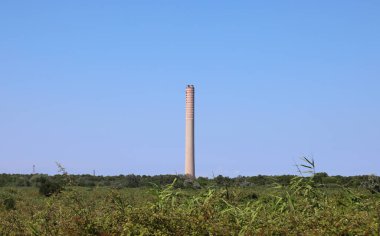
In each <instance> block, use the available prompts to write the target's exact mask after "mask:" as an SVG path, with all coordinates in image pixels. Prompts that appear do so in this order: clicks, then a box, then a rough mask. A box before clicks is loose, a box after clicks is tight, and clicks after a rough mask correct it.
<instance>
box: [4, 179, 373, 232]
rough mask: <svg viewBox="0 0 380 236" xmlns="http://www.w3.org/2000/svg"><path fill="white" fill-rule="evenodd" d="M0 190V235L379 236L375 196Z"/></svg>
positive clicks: (295, 190) (297, 189) (299, 187)
mask: <svg viewBox="0 0 380 236" xmlns="http://www.w3.org/2000/svg"><path fill="white" fill-rule="evenodd" d="M175 182H176V180H175V181H174V184H170V185H166V186H164V187H160V186H154V187H150V188H147V187H139V188H111V187H77V186H66V187H65V188H64V189H62V190H60V192H59V193H54V194H52V195H51V196H50V197H46V196H44V195H42V194H40V193H39V191H38V188H36V187H2V188H0V197H1V201H2V204H1V207H0V235H378V234H379V232H380V231H379V222H380V196H379V194H378V193H371V192H370V191H368V190H366V189H363V188H343V187H334V188H331V187H329V188H325V187H320V186H318V185H317V184H316V182H315V181H314V179H313V178H302V177H294V178H293V179H292V180H291V183H290V184H289V185H288V186H282V185H273V186H271V187H259V186H256V187H254V186H253V187H252V186H248V187H228V186H224V187H220V186H219V187H218V186H214V187H212V186H210V187H207V188H201V189H192V188H186V189H181V188H175Z"/></svg>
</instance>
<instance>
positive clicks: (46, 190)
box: [38, 177, 63, 197]
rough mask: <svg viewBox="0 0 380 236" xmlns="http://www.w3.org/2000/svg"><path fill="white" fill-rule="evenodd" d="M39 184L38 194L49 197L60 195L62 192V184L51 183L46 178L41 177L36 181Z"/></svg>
mask: <svg viewBox="0 0 380 236" xmlns="http://www.w3.org/2000/svg"><path fill="white" fill-rule="evenodd" d="M38 182H39V183H40V184H39V193H40V194H42V195H45V196H46V197H49V196H51V195H53V194H55V193H60V192H61V190H62V188H63V187H62V184H59V183H58V182H56V181H52V180H50V179H49V178H47V177H41V178H39V179H38Z"/></svg>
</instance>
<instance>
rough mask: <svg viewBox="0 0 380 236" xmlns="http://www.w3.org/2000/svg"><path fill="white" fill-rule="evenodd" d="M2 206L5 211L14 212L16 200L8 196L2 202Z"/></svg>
mask: <svg viewBox="0 0 380 236" xmlns="http://www.w3.org/2000/svg"><path fill="white" fill-rule="evenodd" d="M3 205H4V207H5V209H6V210H8V211H9V210H16V200H15V199H14V198H13V197H12V196H8V197H6V198H5V199H4V200H3Z"/></svg>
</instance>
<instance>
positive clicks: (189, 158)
mask: <svg viewBox="0 0 380 236" xmlns="http://www.w3.org/2000/svg"><path fill="white" fill-rule="evenodd" d="M185 175H187V176H188V177H190V178H195V164H194V86H193V85H187V87H186V137H185Z"/></svg>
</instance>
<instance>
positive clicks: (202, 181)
mask: <svg viewBox="0 0 380 236" xmlns="http://www.w3.org/2000/svg"><path fill="white" fill-rule="evenodd" d="M294 177H295V176H294V175H278V176H266V175H258V176H238V177H234V178H230V177H226V176H222V175H218V176H216V177H214V178H206V177H198V178H197V179H196V180H195V181H190V180H189V179H187V178H186V177H185V176H183V175H155V176H148V175H133V174H130V175H118V176H94V175H68V174H59V175H52V176H50V175H45V174H0V187H28V186H36V187H38V186H40V185H41V184H44V183H58V184H60V185H67V184H70V185H71V186H83V187H96V186H99V187H101V186H108V187H114V188H138V187H152V186H153V185H159V186H163V185H167V184H171V183H172V182H173V180H174V179H177V181H176V183H175V187H177V188H182V187H194V188H201V187H207V186H240V187H249V186H271V185H274V184H280V185H283V186H286V185H289V184H290V181H291V180H292V179H293V178H294ZM314 181H316V182H318V183H320V184H322V185H324V186H327V187H334V186H345V187H362V186H365V185H368V184H372V185H377V184H378V183H379V182H380V181H379V177H377V176H373V175H361V176H340V175H337V176H328V174H327V173H324V172H322V173H316V174H315V175H314Z"/></svg>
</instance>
